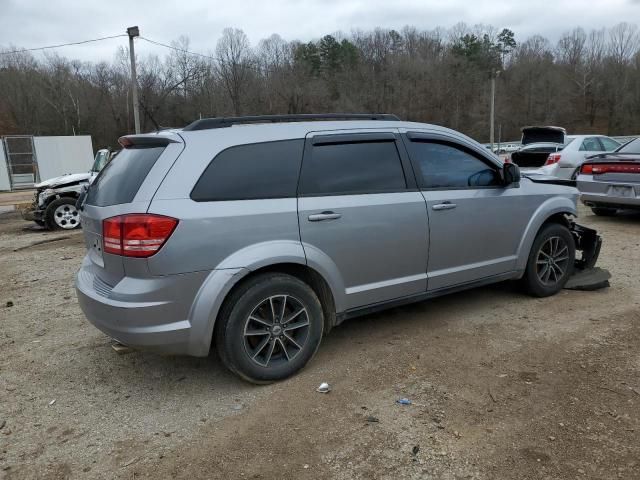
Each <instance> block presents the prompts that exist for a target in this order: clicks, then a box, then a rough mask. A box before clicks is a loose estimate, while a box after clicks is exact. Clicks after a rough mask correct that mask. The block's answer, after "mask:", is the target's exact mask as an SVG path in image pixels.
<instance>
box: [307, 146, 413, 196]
mask: <svg viewBox="0 0 640 480" xmlns="http://www.w3.org/2000/svg"><path fill="white" fill-rule="evenodd" d="M406 187H407V184H406V181H405V177H404V172H403V170H402V164H401V163H400V156H399V155H398V150H397V149H396V145H395V142H393V141H386V142H366V143H362V142H361V143H332V144H325V145H314V146H313V147H312V148H311V155H309V157H306V156H305V160H304V165H303V166H302V177H301V179H300V191H301V193H302V194H305V195H331V194H348V193H375V192H384V191H398V190H404V189H405V188H406Z"/></svg>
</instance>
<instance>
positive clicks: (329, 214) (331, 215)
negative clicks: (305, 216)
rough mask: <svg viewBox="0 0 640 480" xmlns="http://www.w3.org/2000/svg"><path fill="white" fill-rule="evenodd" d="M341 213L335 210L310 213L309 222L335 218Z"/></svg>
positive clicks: (340, 215)
mask: <svg viewBox="0 0 640 480" xmlns="http://www.w3.org/2000/svg"><path fill="white" fill-rule="evenodd" d="M340 217H342V214H340V213H336V212H322V213H312V214H311V215H309V221H310V222H322V221H324V220H337V219H338V218H340Z"/></svg>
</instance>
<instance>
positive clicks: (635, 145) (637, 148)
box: [618, 138, 640, 153]
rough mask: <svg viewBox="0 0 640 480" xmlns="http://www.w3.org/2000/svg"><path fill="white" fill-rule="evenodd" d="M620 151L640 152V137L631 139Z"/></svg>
mask: <svg viewBox="0 0 640 480" xmlns="http://www.w3.org/2000/svg"><path fill="white" fill-rule="evenodd" d="M618 151H619V152H622V153H640V138H636V139H635V140H631V141H630V142H629V143H626V144H625V145H624V146H623V147H622V148H621V149H620V150H618Z"/></svg>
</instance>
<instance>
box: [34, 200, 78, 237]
mask: <svg viewBox="0 0 640 480" xmlns="http://www.w3.org/2000/svg"><path fill="white" fill-rule="evenodd" d="M58 207H63V208H66V209H67V210H68V211H70V212H75V215H72V217H71V218H70V219H69V220H63V221H62V222H65V223H64V225H68V227H65V226H64V225H60V224H59V223H62V222H56V218H55V216H56V211H58ZM58 214H60V212H59V211H58ZM43 218H44V224H45V226H46V227H47V228H48V229H49V230H74V229H76V228H78V227H79V226H80V213H79V212H78V209H77V208H76V199H75V198H73V197H62V198H58V199H56V200H54V201H52V202H51V203H50V204H49V205H48V206H47V208H46V210H45V211H44V217H43Z"/></svg>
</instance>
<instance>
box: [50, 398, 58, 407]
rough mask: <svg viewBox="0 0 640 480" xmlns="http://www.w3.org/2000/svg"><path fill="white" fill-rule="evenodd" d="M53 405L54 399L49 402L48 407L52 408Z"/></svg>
mask: <svg viewBox="0 0 640 480" xmlns="http://www.w3.org/2000/svg"><path fill="white" fill-rule="evenodd" d="M54 403H56V399H55V398H54V399H53V400H51V401H50V402H49V406H52V405H53V404H54Z"/></svg>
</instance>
